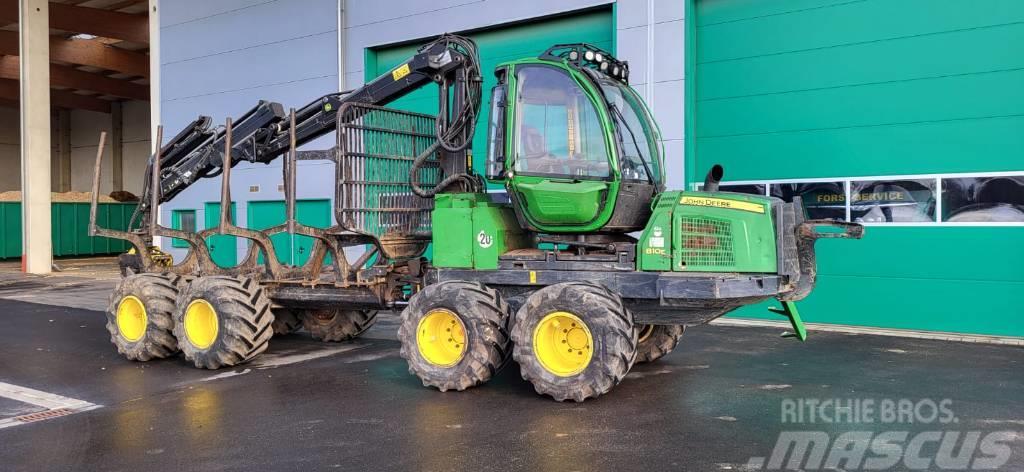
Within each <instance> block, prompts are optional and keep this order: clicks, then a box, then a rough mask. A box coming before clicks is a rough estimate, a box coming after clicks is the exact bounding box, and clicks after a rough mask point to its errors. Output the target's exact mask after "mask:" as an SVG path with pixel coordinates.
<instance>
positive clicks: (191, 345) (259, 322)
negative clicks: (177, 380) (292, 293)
mask: <svg viewBox="0 0 1024 472" xmlns="http://www.w3.org/2000/svg"><path fill="white" fill-rule="evenodd" d="M273 322H274V315H273V314H272V313H271V311H270V299H269V298H268V297H267V294H266V292H265V291H264V290H263V287H262V286H260V284H259V282H257V281H255V280H253V279H250V278H247V277H226V276H210V277H199V278H197V279H194V280H192V282H191V283H190V284H188V286H187V287H186V288H185V289H184V290H182V291H181V294H179V296H178V308H177V310H176V311H175V314H174V336H175V337H176V338H178V346H180V347H181V350H182V352H183V353H184V354H185V358H186V359H188V360H189V361H192V363H193V364H195V365H196V367H202V368H206V369H217V368H220V367H225V366H232V365H237V364H241V363H243V362H247V361H249V360H251V359H252V358H254V357H256V356H257V355H259V354H260V353H261V352H263V351H265V350H266V349H267V343H268V342H269V341H270V337H271V336H273V334H274V331H273V328H272V327H271V325H272V323H273Z"/></svg>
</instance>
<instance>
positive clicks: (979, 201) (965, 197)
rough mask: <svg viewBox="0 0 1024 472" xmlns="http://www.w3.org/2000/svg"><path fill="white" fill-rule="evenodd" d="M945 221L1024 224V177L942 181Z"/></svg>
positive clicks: (948, 179) (962, 178)
mask: <svg viewBox="0 0 1024 472" xmlns="http://www.w3.org/2000/svg"><path fill="white" fill-rule="evenodd" d="M942 221H948V222H950V223H1006V222H1017V223H1019V222H1024V176H998V177H960V178H943V179H942Z"/></svg>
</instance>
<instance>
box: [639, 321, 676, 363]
mask: <svg viewBox="0 0 1024 472" xmlns="http://www.w3.org/2000/svg"><path fill="white" fill-rule="evenodd" d="M638 337H639V339H638V340H637V346H636V361H637V362H654V361H656V360H658V359H661V358H662V357H664V356H665V355H666V354H668V353H670V352H672V350H673V349H675V348H676V346H677V345H678V344H679V340H680V339H681V338H682V337H683V326H682V325H642V326H640V327H639V333H638Z"/></svg>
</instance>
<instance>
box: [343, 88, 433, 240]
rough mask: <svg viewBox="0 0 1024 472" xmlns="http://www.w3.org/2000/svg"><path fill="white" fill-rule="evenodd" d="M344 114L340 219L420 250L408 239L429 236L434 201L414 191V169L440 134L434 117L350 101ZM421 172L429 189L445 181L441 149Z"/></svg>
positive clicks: (361, 230)
mask: <svg viewBox="0 0 1024 472" xmlns="http://www.w3.org/2000/svg"><path fill="white" fill-rule="evenodd" d="M338 118H339V121H338V149H339V151H340V152H339V161H338V164H339V165H338V186H339V188H338V212H339V214H338V222H339V224H340V225H341V226H342V227H343V228H344V229H346V230H349V231H354V232H358V233H362V234H367V235H370V236H374V237H376V238H377V239H378V240H380V241H381V243H382V244H383V245H385V246H389V244H388V242H389V241H392V242H399V241H402V242H403V245H402V247H404V248H406V249H403V250H401V251H400V252H405V251H412V252H416V251H417V250H418V249H417V248H416V247H409V246H408V243H409V241H410V240H419V239H422V240H426V239H429V236H430V229H431V226H430V211H431V210H432V209H433V206H434V202H433V200H432V199H428V198H421V197H419V196H417V195H416V194H414V193H413V192H412V187H411V186H410V185H409V172H410V170H411V169H412V165H413V161H414V160H415V159H416V156H418V155H420V154H421V153H423V152H424V151H426V150H427V149H428V148H429V147H430V146H432V145H433V144H434V142H435V141H436V139H437V138H436V136H435V131H434V126H435V120H434V117H433V116H431V115H424V114H420V113H411V112H406V111H401V110H392V109H388V108H382V107H376V106H372V105H364V104H346V105H345V106H343V107H342V108H341V110H340V111H339V113H338ZM418 175H419V183H420V186H421V187H423V188H425V189H429V188H432V187H433V186H434V185H436V184H437V182H439V181H440V178H441V169H440V164H439V162H438V160H437V153H435V154H434V155H433V156H430V157H429V158H428V159H427V161H426V162H424V163H423V165H422V166H421V168H420V171H419V174H418ZM425 245H426V242H424V243H423V247H425ZM413 246H418V245H415V244H414V245H413ZM396 249H397V248H396ZM387 252H391V251H387ZM390 255H391V256H393V257H401V256H403V254H390Z"/></svg>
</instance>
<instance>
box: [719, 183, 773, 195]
mask: <svg viewBox="0 0 1024 472" xmlns="http://www.w3.org/2000/svg"><path fill="white" fill-rule="evenodd" d="M765 187H767V185H765V184H720V185H719V186H718V188H719V190H721V191H723V192H733V193H746V194H748V195H762V196H763V195H764V194H765V193H764V189H765Z"/></svg>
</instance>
